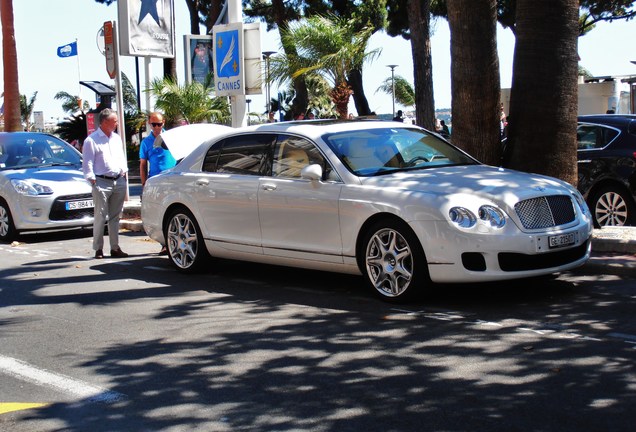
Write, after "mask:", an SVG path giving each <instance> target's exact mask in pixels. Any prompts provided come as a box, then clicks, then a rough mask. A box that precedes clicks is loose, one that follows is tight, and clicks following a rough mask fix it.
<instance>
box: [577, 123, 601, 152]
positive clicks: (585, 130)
mask: <svg viewBox="0 0 636 432" xmlns="http://www.w3.org/2000/svg"><path fill="white" fill-rule="evenodd" d="M596 135H597V127H596V126H593V125H579V126H578V128H577V130H576V140H577V148H578V149H579V150H589V149H593V148H595V147H596Z"/></svg>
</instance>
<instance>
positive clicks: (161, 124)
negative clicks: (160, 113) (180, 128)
mask: <svg viewBox="0 0 636 432" xmlns="http://www.w3.org/2000/svg"><path fill="white" fill-rule="evenodd" d="M150 124H151V125H152V127H159V126H163V123H150Z"/></svg>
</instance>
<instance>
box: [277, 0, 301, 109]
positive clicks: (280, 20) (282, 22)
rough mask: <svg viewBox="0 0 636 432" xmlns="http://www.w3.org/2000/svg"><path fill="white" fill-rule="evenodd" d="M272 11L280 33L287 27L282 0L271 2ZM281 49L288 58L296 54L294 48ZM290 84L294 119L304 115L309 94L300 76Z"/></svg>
mask: <svg viewBox="0 0 636 432" xmlns="http://www.w3.org/2000/svg"><path fill="white" fill-rule="evenodd" d="M272 10H273V11H274V21H275V22H276V26H277V27H278V31H279V32H280V29H282V28H285V27H286V26H287V25H288V21H287V18H286V15H285V4H284V0H272ZM283 49H284V50H285V53H286V54H287V55H288V56H293V55H295V54H296V47H294V46H283ZM292 84H293V86H294V100H293V101H292V106H291V111H292V112H291V118H292V119H294V118H296V116H297V115H298V114H300V113H303V114H304V113H305V112H306V111H307V105H309V92H308V91H307V84H306V83H305V78H304V77H302V76H299V77H297V78H293V80H292ZM267 104H268V105H269V101H267ZM287 115H288V116H289V115H290V113H287Z"/></svg>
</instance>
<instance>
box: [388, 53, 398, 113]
mask: <svg viewBox="0 0 636 432" xmlns="http://www.w3.org/2000/svg"><path fill="white" fill-rule="evenodd" d="M386 67H388V68H391V99H392V101H393V117H395V72H394V71H395V68H396V67H398V65H386Z"/></svg>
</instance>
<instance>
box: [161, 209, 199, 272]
mask: <svg viewBox="0 0 636 432" xmlns="http://www.w3.org/2000/svg"><path fill="white" fill-rule="evenodd" d="M166 244H167V249H168V255H169V256H170V259H171V260H172V262H173V263H174V264H175V265H176V266H177V267H178V268H180V269H182V270H188V269H190V268H191V267H192V266H193V265H194V264H195V262H196V261H197V254H198V252H199V247H200V245H199V238H198V233H197V227H196V225H195V224H194V222H193V220H192V219H191V218H190V217H189V216H188V215H185V214H183V213H181V212H179V213H176V214H175V215H174V216H173V217H172V218H171V219H170V223H169V224H168V229H167V231H166Z"/></svg>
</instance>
